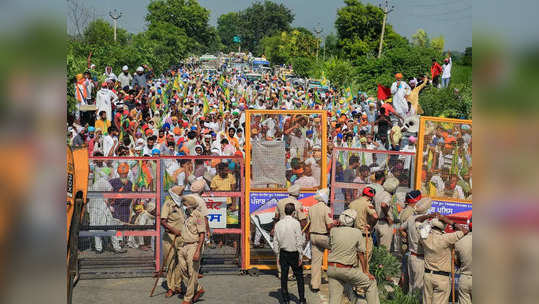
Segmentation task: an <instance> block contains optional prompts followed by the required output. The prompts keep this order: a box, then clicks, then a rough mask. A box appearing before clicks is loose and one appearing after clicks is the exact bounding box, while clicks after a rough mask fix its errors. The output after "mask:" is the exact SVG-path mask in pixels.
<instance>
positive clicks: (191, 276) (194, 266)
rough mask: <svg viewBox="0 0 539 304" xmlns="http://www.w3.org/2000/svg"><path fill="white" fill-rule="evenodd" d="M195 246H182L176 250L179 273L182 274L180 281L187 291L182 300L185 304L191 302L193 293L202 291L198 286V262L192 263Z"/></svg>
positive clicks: (194, 244)
mask: <svg viewBox="0 0 539 304" xmlns="http://www.w3.org/2000/svg"><path fill="white" fill-rule="evenodd" d="M196 249H197V244H196V243H193V244H184V245H183V246H182V247H181V248H180V249H179V250H178V257H179V263H180V271H181V274H182V280H183V281H184V284H185V286H186V287H187V291H186V292H185V296H184V297H183V300H184V301H185V302H191V300H192V299H193V296H194V295H195V293H196V292H197V291H199V290H201V289H202V286H201V285H200V284H198V270H199V268H200V260H198V261H196V262H195V261H193V256H194V255H195V252H196Z"/></svg>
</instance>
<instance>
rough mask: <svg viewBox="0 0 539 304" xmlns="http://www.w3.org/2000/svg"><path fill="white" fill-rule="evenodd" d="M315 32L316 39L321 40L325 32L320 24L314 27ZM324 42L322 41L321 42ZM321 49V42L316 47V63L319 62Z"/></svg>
mask: <svg viewBox="0 0 539 304" xmlns="http://www.w3.org/2000/svg"><path fill="white" fill-rule="evenodd" d="M314 32H315V33H316V37H318V39H320V34H321V33H322V32H323V30H322V28H321V27H320V22H318V23H317V24H316V26H315V27H314ZM320 41H322V40H320ZM319 48H320V42H318V45H317V46H316V61H318V49H319Z"/></svg>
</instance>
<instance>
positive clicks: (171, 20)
mask: <svg viewBox="0 0 539 304" xmlns="http://www.w3.org/2000/svg"><path fill="white" fill-rule="evenodd" d="M209 17H210V11H209V10H207V9H206V8H204V7H202V6H200V4H199V3H198V1H196V0H156V1H152V2H150V4H149V5H148V14H147V15H146V21H147V22H148V30H151V29H152V28H153V27H155V26H158V27H162V25H164V26H166V27H174V28H175V29H171V30H170V31H172V32H183V33H184V34H185V35H186V36H187V37H189V38H190V39H189V40H188V41H187V43H188V45H186V46H185V47H187V48H188V49H190V50H192V51H193V52H205V51H208V50H209V49H211V48H213V47H214V46H215V44H216V39H217V35H216V32H215V30H212V27H211V26H210V25H209V24H208V21H209ZM158 31H161V29H159V30H158ZM181 39H182V38H181V37H180V38H179V40H181ZM179 59H181V58H178V60H179Z"/></svg>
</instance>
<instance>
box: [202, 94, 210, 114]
mask: <svg viewBox="0 0 539 304" xmlns="http://www.w3.org/2000/svg"><path fill="white" fill-rule="evenodd" d="M202 112H203V113H204V115H206V114H208V113H209V112H210V105H209V104H208V98H206V96H204V106H203V107H202Z"/></svg>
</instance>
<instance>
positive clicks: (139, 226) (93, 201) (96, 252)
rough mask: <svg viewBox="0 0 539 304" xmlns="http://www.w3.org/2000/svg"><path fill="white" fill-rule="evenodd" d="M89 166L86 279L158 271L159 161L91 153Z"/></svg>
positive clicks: (83, 256)
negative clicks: (93, 155)
mask: <svg viewBox="0 0 539 304" xmlns="http://www.w3.org/2000/svg"><path fill="white" fill-rule="evenodd" d="M89 167H90V173H89V176H88V194H87V197H88V201H87V204H86V208H85V216H84V217H83V222H82V224H81V229H80V233H79V236H80V239H79V250H80V255H79V257H80V260H79V266H80V274H81V279H90V278H113V277H139V276H151V275H153V273H154V272H155V271H158V270H159V268H160V259H161V253H160V250H161V248H160V246H159V236H160V225H159V221H158V220H156V219H158V218H159V216H160V209H161V206H160V204H159V203H158V202H160V201H161V199H160V196H161V193H160V191H158V189H160V188H161V185H160V183H161V180H160V178H159V175H158V172H160V161H159V159H158V158H155V157H91V158H89Z"/></svg>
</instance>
